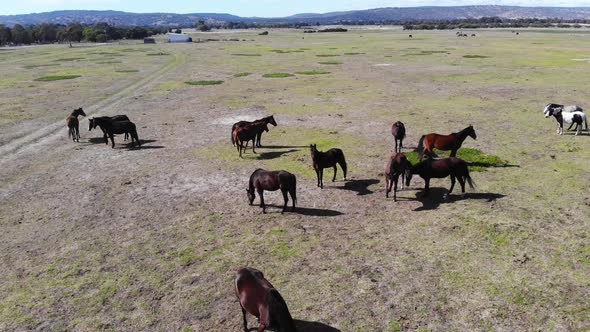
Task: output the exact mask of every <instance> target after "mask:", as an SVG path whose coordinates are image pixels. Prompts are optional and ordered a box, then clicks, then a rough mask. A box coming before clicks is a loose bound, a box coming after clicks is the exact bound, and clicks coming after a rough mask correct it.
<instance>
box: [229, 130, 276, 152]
mask: <svg viewBox="0 0 590 332" xmlns="http://www.w3.org/2000/svg"><path fill="white" fill-rule="evenodd" d="M263 131H268V124H266V122H262V121H261V122H255V123H252V124H247V125H243V126H236V128H235V129H234V130H233V132H232V137H233V140H234V142H236V148H237V149H238V152H239V153H240V158H242V151H246V146H247V145H248V142H249V141H252V152H253V153H256V150H255V149H254V147H255V145H256V141H255V140H256V137H258V135H259V134H261V133H262V132H263ZM244 143H245V144H246V145H244Z"/></svg>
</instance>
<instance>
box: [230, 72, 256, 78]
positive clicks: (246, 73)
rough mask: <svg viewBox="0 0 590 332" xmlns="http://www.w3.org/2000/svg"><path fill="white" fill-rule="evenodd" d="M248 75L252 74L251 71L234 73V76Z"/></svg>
mask: <svg viewBox="0 0 590 332" xmlns="http://www.w3.org/2000/svg"><path fill="white" fill-rule="evenodd" d="M250 75H252V73H248V72H242V73H237V74H234V77H246V76H250Z"/></svg>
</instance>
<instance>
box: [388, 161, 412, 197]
mask: <svg viewBox="0 0 590 332" xmlns="http://www.w3.org/2000/svg"><path fill="white" fill-rule="evenodd" d="M409 168H410V162H409V161H408V158H406V155H405V154H403V153H401V152H400V153H396V154H393V155H391V156H390V157H389V160H388V161H387V164H386V165H385V197H386V198H389V193H390V192H391V187H393V201H394V202H395V201H397V181H398V179H399V176H400V175H401V176H402V189H404V180H405V177H406V173H407V172H408V170H409Z"/></svg>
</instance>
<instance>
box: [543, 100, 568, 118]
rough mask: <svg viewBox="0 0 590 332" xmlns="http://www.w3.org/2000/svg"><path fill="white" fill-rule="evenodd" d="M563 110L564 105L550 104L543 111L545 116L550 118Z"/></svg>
mask: <svg viewBox="0 0 590 332" xmlns="http://www.w3.org/2000/svg"><path fill="white" fill-rule="evenodd" d="M561 110H563V105H559V104H553V103H550V104H547V105H546V106H545V108H544V109H543V114H545V117H546V118H548V117H550V116H552V115H553V114H556V113H558V112H559V111H561Z"/></svg>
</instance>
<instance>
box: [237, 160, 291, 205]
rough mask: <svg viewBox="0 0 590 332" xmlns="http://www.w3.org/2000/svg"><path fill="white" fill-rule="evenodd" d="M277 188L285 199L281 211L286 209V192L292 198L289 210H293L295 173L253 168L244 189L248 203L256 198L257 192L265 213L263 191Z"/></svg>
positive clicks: (287, 198)
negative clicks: (291, 207)
mask: <svg viewBox="0 0 590 332" xmlns="http://www.w3.org/2000/svg"><path fill="white" fill-rule="evenodd" d="M279 189H280V190H281V192H282V193H283V199H284V200H285V203H284V205H283V211H282V212H281V213H284V212H285V211H286V210H287V202H289V197H288V196H287V193H289V194H290V195H291V200H293V209H292V210H291V211H293V212H295V203H296V202H297V179H296V178H295V175H293V174H291V173H289V172H287V171H265V170H263V169H261V168H259V169H257V170H255V171H254V173H252V175H250V182H249V185H248V189H246V192H247V193H248V201H249V202H250V205H252V203H254V199H255V198H256V192H258V196H260V207H261V208H262V213H266V205H265V204H264V195H263V193H264V191H265V190H267V191H277V190H279Z"/></svg>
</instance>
